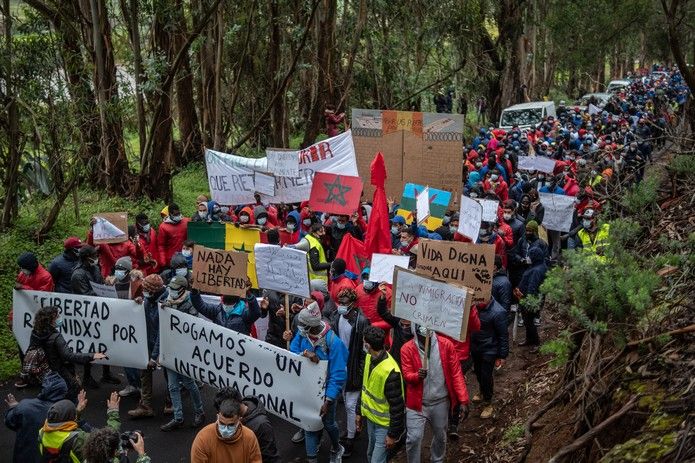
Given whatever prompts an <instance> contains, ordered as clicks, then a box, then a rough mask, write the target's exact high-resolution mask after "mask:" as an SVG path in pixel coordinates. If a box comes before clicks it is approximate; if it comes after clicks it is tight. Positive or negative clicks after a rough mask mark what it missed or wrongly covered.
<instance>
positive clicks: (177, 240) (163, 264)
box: [157, 203, 191, 270]
mask: <svg viewBox="0 0 695 463" xmlns="http://www.w3.org/2000/svg"><path fill="white" fill-rule="evenodd" d="M190 220H191V219H189V218H188V217H184V216H183V215H181V209H180V208H179V206H178V205H177V204H174V203H172V204H169V216H168V217H167V218H166V219H164V222H162V223H161V224H160V225H159V232H158V233H157V253H158V257H157V263H158V264H159V270H163V269H165V268H168V267H169V262H171V257H172V256H173V255H174V254H176V253H177V252H180V251H181V249H182V248H183V242H184V241H186V239H187V238H188V222H190Z"/></svg>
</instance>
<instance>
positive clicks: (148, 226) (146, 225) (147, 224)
mask: <svg viewBox="0 0 695 463" xmlns="http://www.w3.org/2000/svg"><path fill="white" fill-rule="evenodd" d="M140 228H142V231H144V232H145V233H147V232H148V231H150V224H149V223H146V224H145V225H143V226H142V227H140Z"/></svg>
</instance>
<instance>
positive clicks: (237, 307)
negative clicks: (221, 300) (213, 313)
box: [222, 301, 246, 316]
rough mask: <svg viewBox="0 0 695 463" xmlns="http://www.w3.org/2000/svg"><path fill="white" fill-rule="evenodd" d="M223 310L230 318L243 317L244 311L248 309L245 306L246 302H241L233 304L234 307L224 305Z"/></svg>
mask: <svg viewBox="0 0 695 463" xmlns="http://www.w3.org/2000/svg"><path fill="white" fill-rule="evenodd" d="M222 308H223V309H224V313H226V314H227V315H228V316H229V315H241V314H243V313H244V309H245V308H246V304H244V301H239V302H237V303H236V304H232V305H227V304H222Z"/></svg>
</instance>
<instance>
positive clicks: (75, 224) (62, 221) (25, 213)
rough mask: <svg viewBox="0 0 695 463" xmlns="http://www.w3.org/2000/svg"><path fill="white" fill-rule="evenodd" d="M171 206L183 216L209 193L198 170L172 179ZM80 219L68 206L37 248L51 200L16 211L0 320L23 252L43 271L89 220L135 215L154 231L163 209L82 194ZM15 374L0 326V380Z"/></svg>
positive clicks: (0, 244) (1, 241)
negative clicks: (105, 215) (116, 214)
mask: <svg viewBox="0 0 695 463" xmlns="http://www.w3.org/2000/svg"><path fill="white" fill-rule="evenodd" d="M173 183H174V200H175V201H176V202H177V203H178V204H179V206H180V207H181V211H182V212H183V213H184V214H185V215H189V216H190V215H192V214H193V213H194V211H195V198H196V196H198V195H199V194H201V193H203V194H207V193H208V186H207V185H208V184H207V177H206V175H205V169H204V167H203V166H202V165H201V164H191V165H189V166H188V167H186V168H185V169H183V170H182V171H181V172H180V173H179V174H178V175H176V176H175V177H174V180H173ZM78 198H79V208H80V219H79V220H77V219H76V218H75V214H74V207H73V206H72V205H71V204H70V202H69V201H68V202H67V203H66V204H65V206H64V207H63V210H62V211H61V213H60V216H59V217H58V221H57V222H56V225H55V227H54V228H53V230H51V232H50V234H49V235H48V237H47V238H46V240H45V241H44V242H43V243H42V244H36V242H35V241H34V240H33V236H34V232H35V230H36V228H37V227H38V224H40V223H41V221H42V220H43V218H44V217H45V215H46V214H47V212H48V210H49V209H50V207H51V206H52V203H53V198H38V197H34V199H32V200H31V201H29V202H28V203H26V204H25V205H24V206H23V207H22V208H21V209H20V215H19V218H18V220H17V223H16V226H15V227H14V228H12V229H11V230H10V231H8V232H5V233H3V234H0V318H2V319H3V320H6V319H7V315H8V313H9V310H10V307H12V288H13V287H14V282H15V278H16V276H17V272H18V271H19V269H18V267H17V264H16V261H17V257H18V256H19V255H20V254H21V253H22V252H24V251H27V250H31V251H32V252H34V253H35V254H36V255H37V257H38V259H39V262H41V263H42V264H43V265H44V266H46V267H47V266H48V264H49V263H50V261H51V260H52V259H53V258H54V257H56V256H57V255H59V254H60V253H61V252H62V249H63V240H64V239H65V238H66V237H68V236H73V235H74V236H79V237H81V238H83V239H84V238H85V237H86V235H87V230H88V229H89V220H90V218H91V217H92V215H93V214H96V213H99V212H111V211H127V212H128V213H129V215H130V219H129V222H131V223H132V222H133V217H134V215H135V214H137V213H138V212H141V211H142V212H145V213H146V214H147V215H148V216H149V217H150V220H151V221H152V226H158V225H159V223H160V221H161V218H160V215H159V212H160V211H161V209H162V207H163V206H164V205H163V204H161V203H155V202H151V201H147V200H139V201H132V200H127V199H123V198H119V197H115V196H109V195H107V194H105V193H101V192H96V191H92V190H87V189H82V190H80V191H79V193H78ZM18 371H19V360H18V357H17V347H16V344H15V341H14V337H13V335H12V333H11V329H10V327H8V326H7V324H6V323H0V379H6V378H7V377H9V376H11V375H13V374H16V373H17V372H18Z"/></svg>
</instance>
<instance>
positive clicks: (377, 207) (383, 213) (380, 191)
mask: <svg viewBox="0 0 695 463" xmlns="http://www.w3.org/2000/svg"><path fill="white" fill-rule="evenodd" d="M370 170H371V176H372V178H371V182H372V185H374V186H375V187H376V189H375V190H374V197H373V198H372V213H371V215H370V216H369V222H368V223H367V237H366V239H365V241H364V247H365V249H366V252H367V255H368V256H369V257H370V258H371V256H372V254H374V253H378V254H391V230H390V226H389V208H388V204H387V202H386V191H385V190H384V182H386V165H385V164H384V156H383V155H382V154H381V153H376V156H374V160H373V161H372V164H371V167H370Z"/></svg>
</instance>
